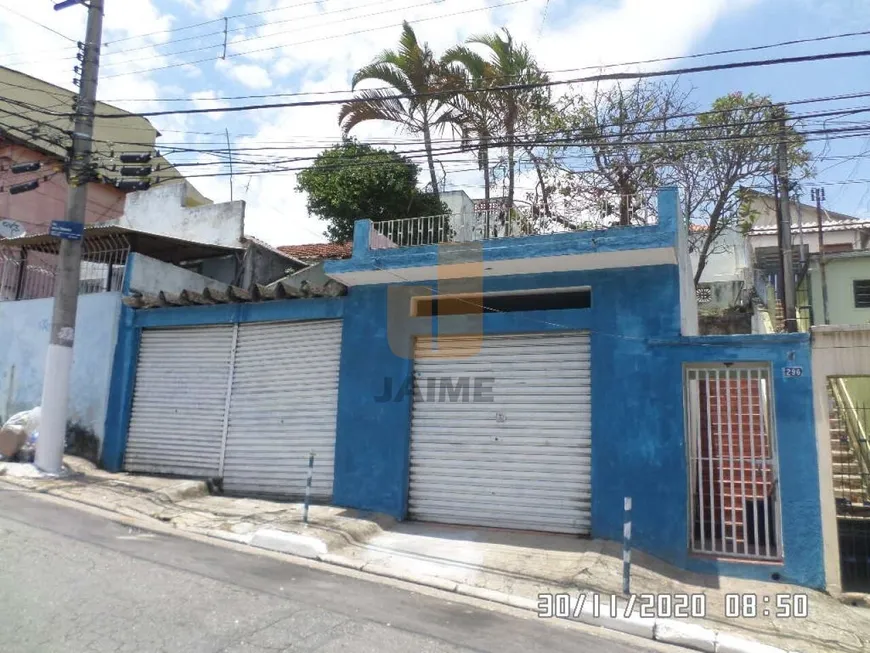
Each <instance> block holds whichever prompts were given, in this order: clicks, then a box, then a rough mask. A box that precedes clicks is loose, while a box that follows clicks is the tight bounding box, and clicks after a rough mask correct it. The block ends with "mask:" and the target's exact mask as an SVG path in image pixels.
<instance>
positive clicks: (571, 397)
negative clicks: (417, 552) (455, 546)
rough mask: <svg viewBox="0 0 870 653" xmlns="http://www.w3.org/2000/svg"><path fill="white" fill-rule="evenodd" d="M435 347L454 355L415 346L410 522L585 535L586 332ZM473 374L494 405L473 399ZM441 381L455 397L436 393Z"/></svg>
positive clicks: (587, 459)
mask: <svg viewBox="0 0 870 653" xmlns="http://www.w3.org/2000/svg"><path fill="white" fill-rule="evenodd" d="M439 348H441V349H446V350H447V351H448V352H450V354H449V355H451V357H450V358H448V357H447V356H448V354H444V356H445V357H444V358H440V357H427V356H426V353H427V352H429V351H431V343H430V341H428V340H424V339H420V340H419V341H418V343H417V359H416V361H415V374H414V376H415V382H416V392H415V396H416V397H417V398H418V399H416V400H415V401H414V402H413V409H412V415H411V423H412V425H411V471H410V515H411V517H412V518H414V519H422V520H426V521H438V522H446V523H453V524H468V525H480V526H496V527H502V528H520V529H532V530H545V531H554V532H567V533H578V534H582V533H589V530H590V510H591V442H592V439H591V430H592V429H591V423H592V422H591V405H592V401H591V390H592V386H591V372H590V370H591V364H590V345H589V335H588V334H587V333H569V334H532V335H527V334H524V335H515V336H499V337H488V338H486V339H485V340H483V341H481V340H480V339H479V338H477V337H463V338H453V339H441V340H439ZM460 353H461V354H467V355H468V357H464V358H457V357H456V356H457V354H460ZM462 377H472V380H471V381H470V383H469V388H468V391H467V394H466V393H463V392H461V391H459V390H457V389H456V383H457V381H458V379H460V378H462ZM475 377H476V378H491V379H493V381H492V382H487V383H484V384H483V388H484V389H485V391H487V395H488V396H491V397H492V401H491V402H485V403H484V402H474V401H473V398H474V387H475V384H474V381H473V379H474V378H475ZM431 378H435V379H437V380H438V381H436V382H435V384H434V386H430V383H432V382H430V381H429V379H431ZM444 378H448V379H450V381H451V382H452V383H453V387H454V389H453V391H452V392H450V391H445V392H442V391H441V379H444ZM490 388H491V392H489V389H490ZM420 399H422V400H420ZM426 399H429V401H426ZM463 399H465V401H463Z"/></svg>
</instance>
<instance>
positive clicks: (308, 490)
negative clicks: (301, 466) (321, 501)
mask: <svg viewBox="0 0 870 653" xmlns="http://www.w3.org/2000/svg"><path fill="white" fill-rule="evenodd" d="M313 474H314V452H313V451H312V452H311V453H310V454H308V480H307V481H305V507H304V508H303V509H302V521H304V522H305V523H306V524H307V523H308V504H309V503H310V502H311V477H312V475H313Z"/></svg>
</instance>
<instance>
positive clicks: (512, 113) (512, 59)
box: [467, 28, 546, 212]
mask: <svg viewBox="0 0 870 653" xmlns="http://www.w3.org/2000/svg"><path fill="white" fill-rule="evenodd" d="M502 32H503V34H504V35H503V36H502V34H499V33H498V32H496V33H494V34H484V35H480V36H472V37H471V38H469V39H468V41H467V43H477V44H480V45H484V46H486V47H487V48H488V49H489V61H488V63H489V66H490V67H491V69H492V79H493V80H494V82H495V84H494V85H495V86H515V85H522V84H534V83H538V82H542V81H545V80H546V75H544V74H543V73H542V72H541V70H540V68H538V66H537V64H536V62H535V58H534V57H533V56H532V54H531V52H530V51H529V49H528V47H527V46H526V45H524V44H517V43H515V42H514V39H513V37H512V36H511V33H510V32H509V31H508V30H507V29H506V28H502ZM529 94H530V91H529V90H527V89H522V88H520V89H517V88H510V89H505V90H502V91H498V92H497V93H493V94H492V95H493V100H494V101H495V102H496V103H497V105H498V110H499V113H500V114H501V127H502V130H503V131H504V135H505V138H506V141H507V143H506V145H507V159H508V160H507V174H508V200H507V204H508V206H507V210H508V211H509V212H510V211H511V210H512V208H513V202H514V187H515V175H516V171H515V169H514V168H515V148H516V129H517V124H518V122H519V120H520V117H521V113H522V110H523V101H524V99H525V98H526V96H528V95H529Z"/></svg>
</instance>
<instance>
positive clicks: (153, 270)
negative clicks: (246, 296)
mask: <svg viewBox="0 0 870 653" xmlns="http://www.w3.org/2000/svg"><path fill="white" fill-rule="evenodd" d="M127 275H128V277H129V281H130V283H129V287H130V290H131V291H133V292H140V293H151V294H156V293H158V292H160V291H161V290H162V291H163V292H166V293H170V294H177V293H180V292H181V291H182V290H192V291H193V292H202V291H203V290H205V289H206V288H212V289H214V290H226V288H227V284H225V283H221V282H220V281H215V280H214V279H209V278H208V277H204V276H202V275H201V274H197V273H196V272H191V271H190V270H185V269H184V268H180V267H178V266H177V265H172V264H171V263H165V262H163V261H158V260H157V259H155V258H151V257H150V256H145V255H144V254H130V257H129V259H128V263H127Z"/></svg>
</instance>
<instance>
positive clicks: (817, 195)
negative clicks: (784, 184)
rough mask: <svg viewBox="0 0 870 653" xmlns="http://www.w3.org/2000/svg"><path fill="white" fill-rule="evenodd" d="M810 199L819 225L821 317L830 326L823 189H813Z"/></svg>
mask: <svg viewBox="0 0 870 653" xmlns="http://www.w3.org/2000/svg"><path fill="white" fill-rule="evenodd" d="M812 197H813V199H814V200H816V220H817V221H818V225H819V272H820V273H821V277H822V278H821V281H822V315H823V316H824V320H825V324H830V318H829V317H828V280H827V279H826V278H825V237H824V235H823V232H822V200H823V199H825V189H824V188H814V189H813V191H812Z"/></svg>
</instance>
